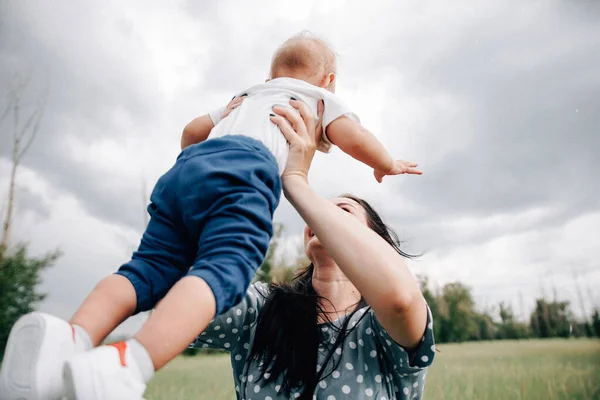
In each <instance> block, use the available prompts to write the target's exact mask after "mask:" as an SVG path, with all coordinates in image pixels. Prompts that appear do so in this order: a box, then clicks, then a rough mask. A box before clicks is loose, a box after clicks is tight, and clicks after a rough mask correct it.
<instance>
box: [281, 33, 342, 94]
mask: <svg viewBox="0 0 600 400" xmlns="http://www.w3.org/2000/svg"><path fill="white" fill-rule="evenodd" d="M335 75H336V57H335V53H334V52H333V51H332V50H331V49H330V48H329V46H328V45H327V43H326V42H325V41H324V40H322V39H319V38H318V37H317V36H315V35H313V34H312V33H310V32H307V31H304V32H301V33H299V34H297V35H294V36H292V37H291V38H289V39H288V40H286V41H285V42H284V43H283V44H282V45H281V46H280V47H279V48H278V49H277V51H276V52H275V55H274V56H273V61H271V79H275V78H283V77H287V78H296V79H301V80H303V81H306V82H308V83H310V84H312V85H315V86H319V87H322V88H325V89H327V90H329V91H330V92H335V77H336V76H335Z"/></svg>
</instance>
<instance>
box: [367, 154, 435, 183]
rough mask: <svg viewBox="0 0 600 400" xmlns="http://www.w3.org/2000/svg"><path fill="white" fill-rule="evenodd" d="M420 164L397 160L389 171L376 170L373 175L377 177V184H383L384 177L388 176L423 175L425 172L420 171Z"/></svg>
mask: <svg viewBox="0 0 600 400" xmlns="http://www.w3.org/2000/svg"><path fill="white" fill-rule="evenodd" d="M418 166H419V164H416V163H413V162H410V161H404V160H396V161H395V162H394V165H393V167H392V168H391V169H390V170H389V171H378V170H374V171H373V175H375V179H377V182H379V183H381V182H383V177H384V176H386V175H400V174H411V175H422V174H423V172H422V171H419V170H418V169H417V167H418Z"/></svg>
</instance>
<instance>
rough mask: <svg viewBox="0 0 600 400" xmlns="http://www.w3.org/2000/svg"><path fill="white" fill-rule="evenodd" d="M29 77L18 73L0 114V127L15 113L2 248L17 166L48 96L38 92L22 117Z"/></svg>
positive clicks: (10, 214)
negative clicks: (27, 111)
mask: <svg viewBox="0 0 600 400" xmlns="http://www.w3.org/2000/svg"><path fill="white" fill-rule="evenodd" d="M30 78H31V77H28V78H26V79H24V78H22V77H21V76H20V75H18V74H17V75H15V78H14V79H13V82H12V85H11V88H10V90H9V93H8V96H7V100H8V101H7V104H6V108H5V110H4V112H3V113H2V115H1V116H0V127H1V126H2V123H3V122H4V120H6V119H8V117H9V116H12V119H13V124H12V157H11V162H12V166H11V171H10V179H9V183H8V204H7V207H6V213H5V215H4V221H3V223H2V239H1V240H0V248H1V249H3V251H6V250H7V249H8V244H9V239H10V231H11V227H12V217H13V212H14V204H15V182H16V178H17V170H18V168H19V166H20V165H21V161H22V160H23V156H25V154H26V153H27V151H28V150H29V148H30V147H31V144H32V143H33V141H34V139H35V137H36V135H37V133H38V130H39V127H40V122H41V120H42V115H43V113H44V109H45V107H46V96H45V95H44V96H39V97H38V99H37V101H36V105H35V106H34V108H33V111H31V112H29V113H28V114H26V115H25V118H24V119H23V118H22V117H23V115H22V114H23V113H22V109H21V107H22V103H23V102H22V100H23V96H24V94H25V90H26V89H27V87H28V86H29V82H30V81H31V79H30ZM22 121H24V122H22Z"/></svg>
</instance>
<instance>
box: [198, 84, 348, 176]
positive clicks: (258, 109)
mask: <svg viewBox="0 0 600 400" xmlns="http://www.w3.org/2000/svg"><path fill="white" fill-rule="evenodd" d="M244 93H246V94H247V95H248V97H247V98H246V99H245V100H244V101H243V103H242V104H241V105H240V106H239V107H238V108H236V109H235V110H233V111H232V112H231V113H230V114H229V115H228V116H227V117H226V118H224V119H221V115H223V111H224V108H220V109H219V110H216V111H214V112H211V113H210V114H209V115H210V118H211V120H212V122H213V124H214V125H215V127H214V128H213V129H212V131H211V132H210V135H209V136H208V139H214V138H218V137H223V136H226V135H243V136H248V137H251V138H253V139H256V140H258V141H260V142H262V143H263V144H264V145H265V146H266V147H267V149H269V150H270V151H271V153H273V155H274V156H275V159H276V160H277V165H278V167H279V171H280V172H283V169H284V168H285V164H286V162H287V158H288V154H289V145H288V143H287V140H286V139H285V136H283V134H282V133H281V131H280V130H279V128H278V127H277V126H276V125H275V124H273V123H272V122H271V120H270V118H269V114H271V113H273V110H272V108H273V106H275V105H280V106H287V107H291V106H290V98H291V97H292V96H293V97H295V98H296V99H298V100H301V101H303V102H304V103H306V104H307V105H308V106H309V107H310V109H311V111H312V112H313V113H314V115H315V116H316V115H317V103H318V101H319V100H321V99H322V100H323V101H324V103H325V110H324V111H323V132H322V138H321V140H320V142H319V146H318V150H319V151H322V152H325V153H328V152H329V151H330V149H331V141H329V139H328V138H327V135H326V134H325V130H326V128H327V126H328V125H329V124H330V123H331V122H333V121H334V120H336V119H337V118H339V117H342V116H347V117H349V118H351V119H353V120H356V121H358V117H357V116H356V115H355V114H354V113H352V111H351V110H350V109H349V108H348V107H347V106H346V105H345V104H344V103H343V102H342V101H341V100H340V99H339V98H338V97H337V96H336V95H335V94H333V93H331V92H329V91H327V90H325V89H323V88H320V87H317V86H314V85H311V84H310V83H308V82H305V81H302V80H298V79H294V78H277V79H273V80H270V81H268V82H266V83H263V84H260V85H256V86H253V87H251V88H250V89H248V90H245V91H243V92H240V94H239V95H242V94H244ZM239 95H238V96H239Z"/></svg>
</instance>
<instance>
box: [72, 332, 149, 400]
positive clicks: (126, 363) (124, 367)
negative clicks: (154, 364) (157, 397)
mask: <svg viewBox="0 0 600 400" xmlns="http://www.w3.org/2000/svg"><path fill="white" fill-rule="evenodd" d="M64 381H65V386H66V395H67V398H68V399H69V400H143V398H142V396H143V395H144V391H145V390H146V384H145V383H144V381H143V379H142V375H141V373H140V372H139V369H138V367H137V365H136V363H135V360H134V359H133V357H132V356H131V351H129V349H128V348H127V344H126V343H125V342H119V343H115V344H111V345H107V346H100V347H97V348H95V349H94V350H91V351H88V352H86V353H82V354H78V355H76V356H75V357H73V358H72V359H71V360H69V361H67V363H66V365H65V369H64Z"/></svg>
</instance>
